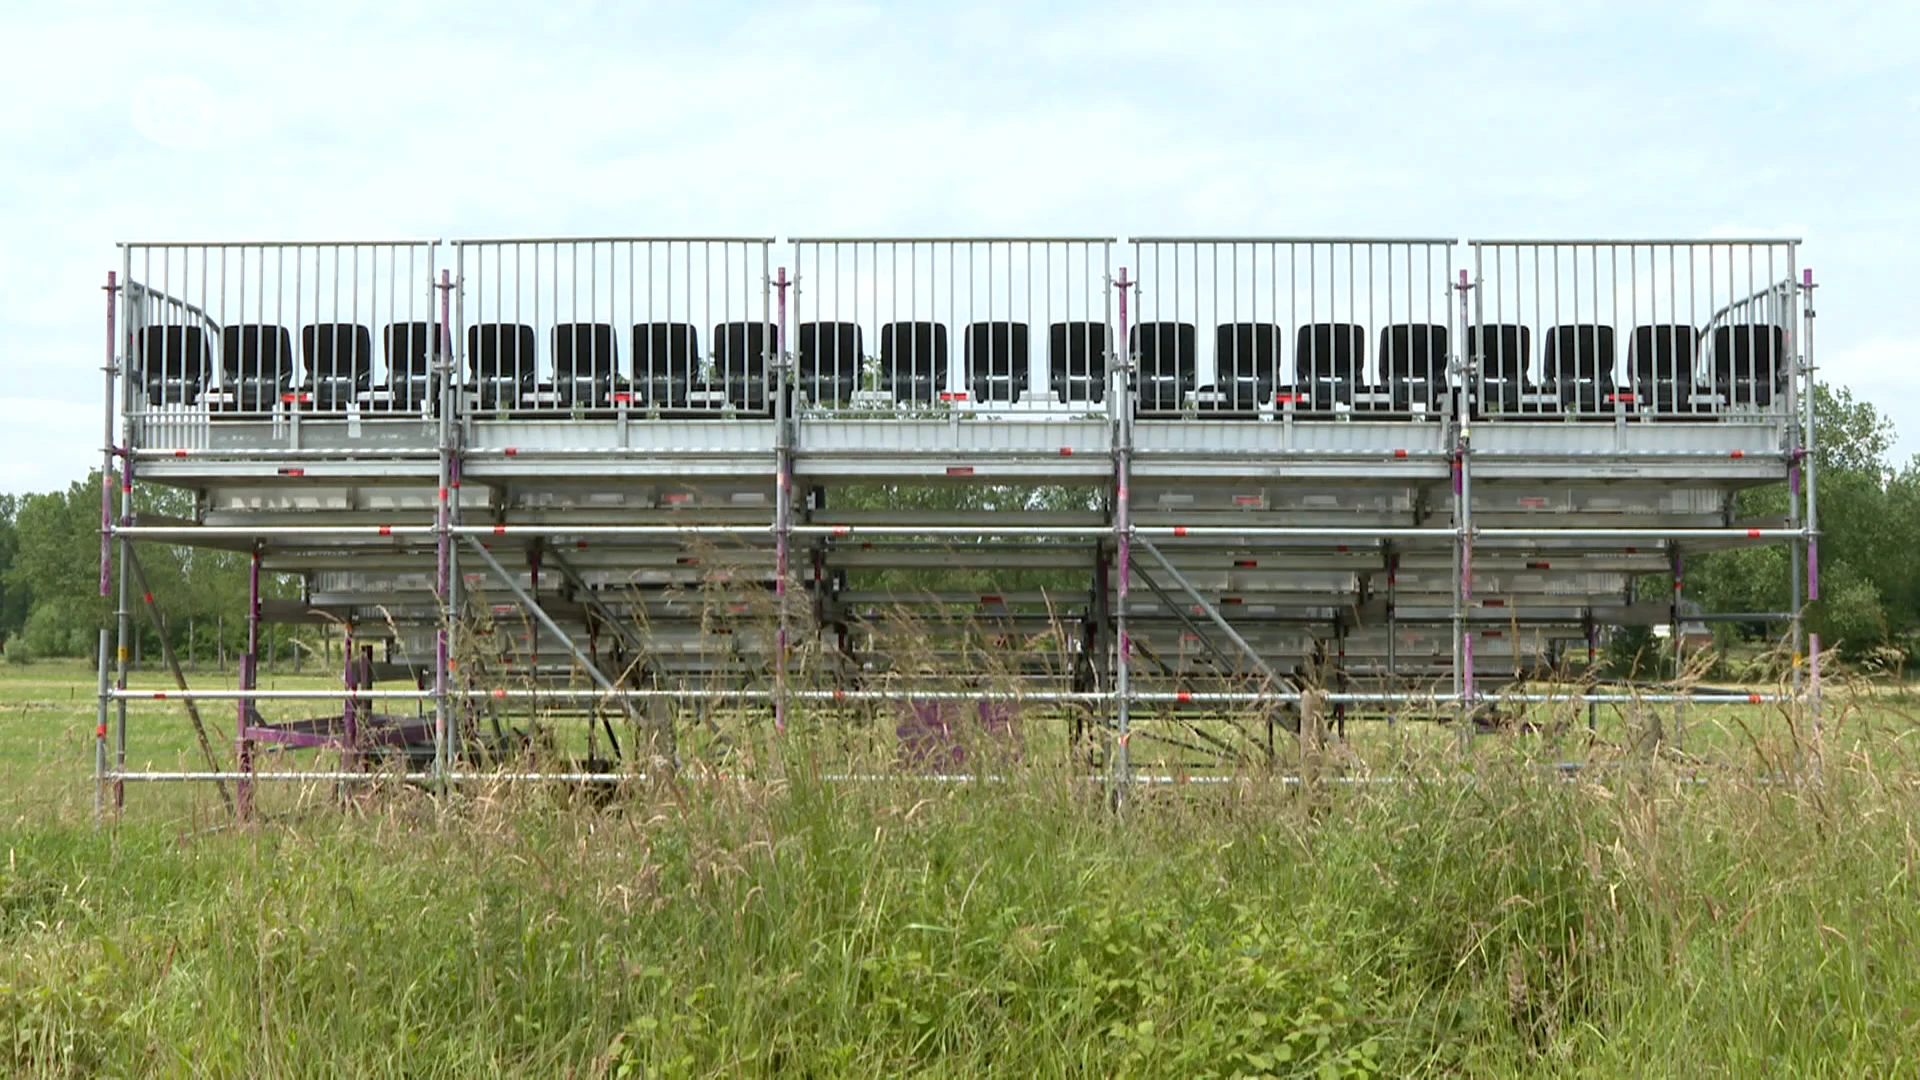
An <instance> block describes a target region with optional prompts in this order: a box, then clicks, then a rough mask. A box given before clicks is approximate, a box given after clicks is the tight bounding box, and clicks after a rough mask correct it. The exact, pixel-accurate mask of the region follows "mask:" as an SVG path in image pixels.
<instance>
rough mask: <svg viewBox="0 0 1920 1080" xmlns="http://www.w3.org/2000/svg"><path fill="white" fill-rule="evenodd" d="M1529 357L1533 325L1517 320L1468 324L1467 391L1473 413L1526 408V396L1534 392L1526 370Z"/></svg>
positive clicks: (1530, 357)
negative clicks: (1523, 323) (1520, 322)
mask: <svg viewBox="0 0 1920 1080" xmlns="http://www.w3.org/2000/svg"><path fill="white" fill-rule="evenodd" d="M1532 360H1533V328H1532V327H1528V326H1521V325H1519V324H1517V323H1488V324H1486V325H1484V326H1470V327H1468V328H1467V370H1468V371H1469V372H1470V373H1471V374H1470V375H1469V376H1468V383H1469V386H1468V391H1469V393H1470V394H1471V399H1472V403H1473V412H1474V415H1476V416H1478V415H1481V414H1483V413H1488V412H1493V413H1517V412H1522V411H1525V410H1524V409H1523V406H1524V404H1525V399H1526V396H1527V395H1528V394H1530V393H1532V392H1533V377H1532V375H1531V373H1530V372H1529V371H1528V368H1529V367H1530V366H1531V363H1532Z"/></svg>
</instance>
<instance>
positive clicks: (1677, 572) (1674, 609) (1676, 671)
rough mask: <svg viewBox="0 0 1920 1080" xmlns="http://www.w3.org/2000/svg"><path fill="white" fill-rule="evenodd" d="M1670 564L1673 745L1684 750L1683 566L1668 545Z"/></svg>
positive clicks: (1677, 548) (1677, 547)
mask: <svg viewBox="0 0 1920 1080" xmlns="http://www.w3.org/2000/svg"><path fill="white" fill-rule="evenodd" d="M1667 560H1668V562H1669V564H1670V566H1671V568H1672V571H1673V588H1671V589H1669V590H1668V596H1669V599H1668V601H1667V627H1668V632H1669V633H1671V634H1672V635H1673V689H1674V698H1673V745H1675V746H1677V747H1681V748H1683V749H1684V748H1685V747H1686V745H1687V705H1686V702H1685V700H1683V694H1684V688H1683V687H1682V686H1681V683H1680V677H1681V676H1682V675H1683V674H1684V673H1685V672H1686V670H1687V634H1686V630H1685V629H1684V628H1683V627H1682V625H1681V619H1682V618H1683V617H1684V616H1685V613H1684V612H1682V611H1681V610H1680V594H1681V589H1682V585H1683V582H1682V580H1681V573H1682V563H1681V557H1680V545H1679V544H1677V543H1674V542H1672V541H1669V542H1668V543H1667Z"/></svg>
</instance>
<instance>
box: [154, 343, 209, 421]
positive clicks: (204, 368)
mask: <svg viewBox="0 0 1920 1080" xmlns="http://www.w3.org/2000/svg"><path fill="white" fill-rule="evenodd" d="M138 360H139V371H140V383H141V385H142V386H144V387H145V388H146V391H147V401H148V402H149V403H150V404H155V405H175V404H178V405H192V404H194V403H196V402H198V401H199V400H200V395H201V394H202V393H203V392H204V391H205V390H206V388H207V379H208V377H209V376H210V375H211V374H212V373H213V349H212V347H211V346H210V345H209V344H208V342H207V335H206V331H204V330H202V329H201V328H200V327H198V326H149V327H147V328H145V329H144V330H142V331H140V337H139V356H138Z"/></svg>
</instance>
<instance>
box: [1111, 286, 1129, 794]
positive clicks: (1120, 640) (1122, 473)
mask: <svg viewBox="0 0 1920 1080" xmlns="http://www.w3.org/2000/svg"><path fill="white" fill-rule="evenodd" d="M1113 287H1114V288H1115V289H1116V290H1118V291H1119V294H1120V349H1121V350H1122V355H1124V356H1125V357H1126V359H1125V361H1123V362H1122V363H1120V364H1119V365H1117V366H1118V367H1119V369H1120V378H1119V380H1118V382H1119V387H1118V390H1117V392H1116V393H1115V394H1114V395H1113V399H1114V404H1115V406H1117V411H1118V415H1117V416H1116V417H1115V418H1114V440H1113V482H1114V493H1113V534H1114V551H1115V569H1116V570H1117V574H1116V575H1115V578H1114V586H1115V597H1114V599H1115V603H1114V649H1115V654H1114V659H1115V663H1114V683H1113V686H1114V693H1115V694H1116V695H1117V696H1116V697H1115V700H1114V723H1115V731H1116V733H1117V735H1118V739H1117V747H1116V750H1115V753H1114V759H1113V760H1114V778H1115V780H1116V781H1118V783H1120V784H1122V785H1124V784H1125V783H1127V781H1128V779H1129V777H1130V776H1131V775H1132V772H1133V769H1132V762H1131V761H1130V760H1129V757H1128V752H1127V741H1128V740H1129V739H1131V738H1132V737H1133V726H1132V725H1133V716H1132V711H1131V703H1130V701H1129V695H1130V694H1131V692H1132V690H1133V684H1132V679H1131V677H1130V674H1129V668H1131V667H1132V655H1133V642H1132V640H1131V639H1130V638H1129V637H1128V636H1127V579H1128V577H1130V576H1131V575H1130V574H1129V573H1128V567H1130V566H1131V565H1132V562H1133V550H1132V544H1133V521H1132V518H1131V516H1130V514H1129V511H1128V493H1127V485H1128V482H1129V479H1130V477H1131V474H1132V471H1133V461H1132V443H1133V393H1132V385H1133V378H1134V372H1133V350H1132V348H1131V347H1130V346H1129V345H1128V344H1127V290H1128V289H1129V288H1131V283H1130V282H1128V281H1127V268H1126V267H1124V266H1123V267H1121V268H1120V273H1119V275H1118V277H1117V278H1116V279H1115V280H1114V282H1113ZM1121 790H1122V789H1121V788H1120V787H1115V788H1114V796H1115V798H1116V799H1118V798H1119V797H1120V791H1121Z"/></svg>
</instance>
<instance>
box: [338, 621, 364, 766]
mask: <svg viewBox="0 0 1920 1080" xmlns="http://www.w3.org/2000/svg"><path fill="white" fill-rule="evenodd" d="M340 631H341V639H340V641H341V644H340V659H341V660H342V661H343V663H342V664H341V670H342V675H341V687H342V689H344V690H345V691H346V695H347V701H346V707H345V708H343V709H342V710H341V716H340V722H341V726H342V727H343V728H344V729H345V731H346V735H347V753H346V761H345V762H344V764H345V765H346V766H347V767H348V768H350V769H351V768H357V767H358V766H359V759H360V698H359V695H358V694H356V693H355V691H357V690H359V689H360V677H359V671H358V669H357V667H356V665H357V664H358V662H359V658H358V657H356V656H354V655H353V620H352V619H348V620H346V621H345V622H343V623H341V624H340Z"/></svg>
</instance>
